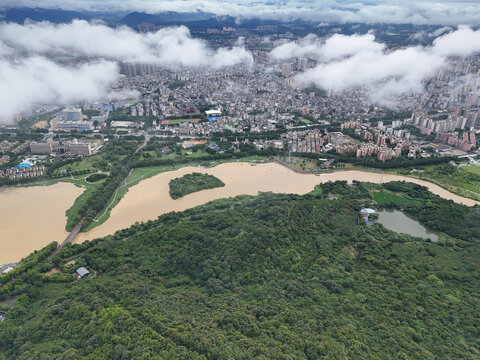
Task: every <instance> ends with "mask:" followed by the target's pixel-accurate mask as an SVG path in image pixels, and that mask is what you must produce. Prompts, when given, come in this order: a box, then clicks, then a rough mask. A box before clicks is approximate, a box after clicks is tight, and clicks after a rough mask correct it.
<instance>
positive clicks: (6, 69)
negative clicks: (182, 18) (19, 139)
mask: <svg viewBox="0 0 480 360" xmlns="http://www.w3.org/2000/svg"><path fill="white" fill-rule="evenodd" d="M56 58H62V59H63V60H65V59H66V60H68V61H69V62H71V63H77V62H78V59H82V62H83V65H78V66H73V65H70V66H67V65H60V64H58V63H56V62H55V61H54V60H53V59H56ZM18 59H20V60H18ZM117 61H122V62H129V63H146V64H155V65H158V66H162V67H166V68H172V69H175V68H179V67H196V68H220V67H224V66H232V65H235V64H239V63H242V64H247V65H249V64H252V63H253V57H252V55H251V53H250V52H249V51H247V50H246V49H245V48H244V47H243V46H235V47H233V48H220V49H217V50H213V49H211V48H210V47H209V46H208V44H207V43H206V42H205V41H203V40H200V39H194V38H192V37H191V36H190V32H189V30H188V29H187V28H186V27H184V26H180V27H171V28H164V29H161V30H159V31H157V32H155V33H148V34H139V33H136V32H134V31H133V30H131V29H129V28H125V27H122V28H116V29H113V28H109V27H107V26H105V25H102V24H91V23H88V22H86V21H82V20H75V21H73V22H72V23H69V24H61V25H55V24H51V23H48V22H43V23H29V24H25V25H18V24H12V23H9V24H1V25H0V121H7V120H9V119H12V118H13V115H14V114H15V113H18V112H21V111H24V110H26V109H28V108H29V107H31V106H32V105H34V104H39V103H58V104H69V103H72V102H77V101H83V100H93V99H102V98H105V97H107V96H111V95H112V94H111V92H110V90H109V89H110V87H111V86H112V85H113V84H114V82H115V81H116V80H117V78H118V75H119V70H118V66H117ZM117 95H118V96H122V94H117Z"/></svg>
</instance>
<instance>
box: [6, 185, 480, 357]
mask: <svg viewBox="0 0 480 360" xmlns="http://www.w3.org/2000/svg"><path fill="white" fill-rule="evenodd" d="M323 187H324V191H323V192H322V193H323V195H321V196H318V195H304V196H297V195H274V194H262V195H259V196H257V197H249V196H242V197H238V198H235V199H228V200H220V201H215V202H213V203H210V204H207V205H205V206H200V207H197V208H195V209H192V210H188V211H186V212H183V213H171V214H167V215H164V216H162V217H160V218H159V220H157V221H153V222H148V223H145V224H140V225H138V226H136V227H132V228H130V229H127V230H123V231H120V232H118V233H117V234H116V235H115V236H110V237H107V238H106V239H100V240H96V241H93V242H90V243H86V244H83V245H80V246H79V245H75V246H67V247H65V248H64V249H63V250H62V251H61V252H60V253H59V254H57V255H55V257H54V258H53V261H54V262H55V263H56V266H57V267H58V268H59V269H60V270H62V271H63V272H65V273H69V272H71V273H73V271H74V269H76V268H77V267H79V266H86V267H87V269H88V270H89V271H90V272H91V276H90V277H88V278H85V279H82V280H79V281H73V280H71V281H69V279H66V278H65V277H62V276H60V275H58V274H57V275H56V276H54V277H52V275H45V274H44V272H45V271H46V270H48V268H49V265H48V263H45V264H44V265H39V266H38V267H34V268H32V269H31V270H29V271H28V274H24V275H21V276H20V277H19V279H18V281H17V282H16V288H15V289H14V288H13V287H12V286H9V289H8V295H15V296H18V297H15V299H16V301H15V305H13V307H9V308H8V311H7V317H6V320H5V321H3V322H1V323H0V359H20V360H21V359H28V360H31V359H95V360H97V359H148V360H153V359H382V360H384V359H478V358H479V356H480V352H479V346H480V343H479V338H480V336H479V335H480V312H479V309H480V296H479V295H480V251H479V250H480V249H479V246H478V242H477V241H476V240H474V239H472V238H471V237H469V236H470V235H468V234H467V235H468V236H467V235H465V233H461V234H460V236H462V237H464V239H463V240H462V239H458V238H457V239H455V238H454V237H449V240H448V241H444V242H442V243H441V244H433V243H430V242H427V241H424V240H422V239H419V238H413V237H410V236H408V235H398V234H396V233H393V232H391V231H388V230H386V229H384V228H383V227H382V226H381V225H371V226H368V225H366V224H365V223H364V221H363V219H362V218H361V216H360V214H359V210H360V208H361V205H363V204H364V203H369V202H372V201H373V200H372V197H371V188H370V187H368V186H366V185H363V184H359V185H358V186H357V187H349V186H346V185H345V184H340V183H339V184H325V185H323ZM388 190H389V191H393V190H396V191H406V192H410V193H409V196H410V197H412V198H415V196H416V198H417V199H419V198H422V197H423V198H424V201H423V202H422V201H418V202H412V205H409V206H412V208H410V210H409V213H410V214H412V216H414V215H415V214H418V215H419V217H426V216H427V215H426V214H424V213H422V212H421V211H420V210H418V211H416V212H415V211H414V210H415V208H414V207H421V206H424V205H425V204H426V203H428V204H430V205H431V204H433V203H435V202H436V203H437V205H438V206H437V208H439V209H442V211H446V212H447V213H448V211H447V210H448V209H447V208H448V207H449V206H450V207H451V209H450V210H451V211H453V210H454V209H462V211H466V212H468V211H470V210H469V209H468V208H465V207H461V206H460V208H458V207H459V205H455V204H453V203H451V202H444V201H441V200H439V199H438V198H436V197H433V196H432V195H431V194H429V193H426V192H423V191H417V193H416V194H414V193H413V192H412V188H407V189H399V188H398V186H397V188H396V187H395V186H390V187H389V188H388ZM417 190H418V189H417ZM329 193H333V194H335V196H336V197H338V199H335V200H329V199H328V198H327V195H328V194H329ZM428 204H427V205H428ZM432 208H433V207H432ZM432 211H433V210H432ZM426 221H427V222H428V219H427V220H426ZM432 224H433V226H435V224H434V223H433V222H432ZM73 262H74V263H73ZM11 281H13V280H11ZM6 295H7V290H5V289H2V292H0V296H2V297H3V298H5V296H6ZM0 304H1V303H0Z"/></svg>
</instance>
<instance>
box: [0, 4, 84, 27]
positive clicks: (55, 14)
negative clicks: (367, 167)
mask: <svg viewBox="0 0 480 360" xmlns="http://www.w3.org/2000/svg"><path fill="white" fill-rule="evenodd" d="M91 18H92V16H91V15H90V14H88V13H83V12H77V11H67V10H59V9H41V8H33V9H32V8H9V9H5V10H4V11H3V16H2V17H0V20H3V21H7V22H15V23H18V24H23V23H24V22H25V20H27V19H30V20H33V21H50V22H53V23H57V24H58V23H64V22H70V21H72V20H73V19H84V20H89V19H91Z"/></svg>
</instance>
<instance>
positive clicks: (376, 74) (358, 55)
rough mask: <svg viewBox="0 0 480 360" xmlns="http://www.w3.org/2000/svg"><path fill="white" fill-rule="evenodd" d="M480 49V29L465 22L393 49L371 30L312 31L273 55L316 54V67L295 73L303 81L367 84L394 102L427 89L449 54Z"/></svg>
mask: <svg viewBox="0 0 480 360" xmlns="http://www.w3.org/2000/svg"><path fill="white" fill-rule="evenodd" d="M476 52H480V30H477V31H474V30H472V29H470V28H468V27H460V28H459V29H458V30H457V31H453V32H450V33H448V34H446V35H443V36H441V37H438V38H437V39H435V40H434V42H433V45H432V46H430V47H408V48H404V49H398V50H393V51H388V50H387V49H386V48H385V46H384V45H383V44H380V43H378V42H376V41H375V39H374V36H373V35H371V34H366V35H352V36H345V35H334V36H332V37H330V38H329V39H327V40H326V41H325V42H322V41H321V40H320V39H318V38H316V37H315V36H312V35H309V36H307V37H306V38H304V39H302V40H301V41H297V42H290V43H287V44H283V45H280V46H278V47H277V48H275V49H274V50H273V51H272V52H271V56H272V57H273V58H276V59H280V60H285V59H288V58H291V57H295V56H300V55H301V56H309V57H311V58H314V59H316V60H317V61H318V64H317V66H316V67H315V68H312V69H309V70H308V71H306V72H304V73H301V74H299V75H297V76H296V77H295V80H296V81H297V83H298V84H299V85H301V86H306V85H309V84H311V83H314V84H316V85H317V86H319V87H322V88H324V89H327V90H331V91H334V92H338V91H343V90H347V89H352V88H359V87H363V88H367V89H369V90H370V96H371V99H372V100H373V101H376V102H380V103H391V101H392V100H394V99H395V97H396V96H398V95H399V94H403V93H407V92H420V91H422V89H423V87H422V80H424V79H425V78H427V77H429V76H432V75H434V74H435V73H436V72H437V71H438V70H439V69H440V68H441V67H442V66H444V65H445V64H446V60H447V58H448V57H450V56H462V57H465V56H469V55H472V54H474V53H476Z"/></svg>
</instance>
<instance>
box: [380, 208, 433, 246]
mask: <svg viewBox="0 0 480 360" xmlns="http://www.w3.org/2000/svg"><path fill="white" fill-rule="evenodd" d="M378 222H379V223H380V224H382V225H383V226H384V227H386V228H387V229H389V230H392V231H395V232H397V233H401V234H408V235H412V236H417V237H422V238H425V239H430V240H432V241H434V242H436V241H437V240H438V236H437V235H435V234H432V233H431V232H428V231H427V230H426V229H425V228H424V227H423V226H422V225H420V223H419V222H418V221H415V220H413V219H410V218H409V217H408V216H406V215H405V214H404V213H403V212H401V211H398V210H393V211H388V210H382V211H379V212H378Z"/></svg>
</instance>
